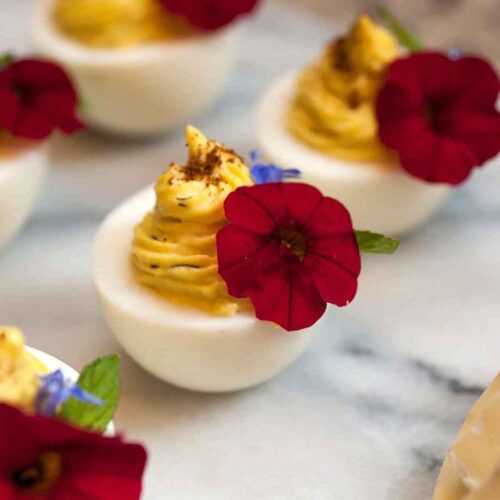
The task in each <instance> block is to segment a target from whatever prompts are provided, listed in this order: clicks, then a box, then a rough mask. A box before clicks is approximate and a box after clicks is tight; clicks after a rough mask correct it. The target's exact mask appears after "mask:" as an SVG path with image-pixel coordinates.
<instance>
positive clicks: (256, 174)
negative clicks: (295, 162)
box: [250, 151, 301, 184]
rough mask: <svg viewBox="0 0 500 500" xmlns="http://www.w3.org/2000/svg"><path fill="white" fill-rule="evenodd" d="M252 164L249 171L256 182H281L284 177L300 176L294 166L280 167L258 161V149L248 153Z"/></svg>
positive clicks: (295, 177)
mask: <svg viewBox="0 0 500 500" xmlns="http://www.w3.org/2000/svg"><path fill="white" fill-rule="evenodd" d="M250 156H251V158H252V166H251V167H250V172H251V173H252V177H253V179H254V181H255V182H256V183H257V184H269V183H271V182H283V180H285V179H297V178H299V177H300V176H301V172H300V170H298V169H296V168H280V167H277V166H276V165H273V164H272V163H259V162H258V160H259V158H260V157H261V153H260V152H259V151H252V152H251V153H250Z"/></svg>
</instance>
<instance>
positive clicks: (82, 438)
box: [0, 405, 146, 500]
mask: <svg viewBox="0 0 500 500" xmlns="http://www.w3.org/2000/svg"><path fill="white" fill-rule="evenodd" d="M0 450H1V453H0V498H2V499H4V500H28V499H33V500H70V499H71V500H114V499H116V500H118V499H119V500H133V499H138V498H139V497H140V494H141V478H142V474H143V471H144V467H145V463H146V452H145V450H144V449H143V448H142V446H140V445H136V444H125V443H123V442H122V440H121V438H106V437H103V436H100V435H99V434H94V433H90V432H85V431H82V430H78V429H76V428H74V427H70V426H69V425H67V424H66V423H64V422H61V421H59V420H56V419H51V418H46V417H41V416H28V415H26V414H24V413H22V412H21V411H19V410H17V409H15V408H12V407H10V406H6V405H0Z"/></svg>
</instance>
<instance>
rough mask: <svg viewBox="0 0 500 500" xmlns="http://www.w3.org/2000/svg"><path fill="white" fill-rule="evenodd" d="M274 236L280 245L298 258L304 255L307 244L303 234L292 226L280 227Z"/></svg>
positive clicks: (300, 258)
mask: <svg viewBox="0 0 500 500" xmlns="http://www.w3.org/2000/svg"><path fill="white" fill-rule="evenodd" d="M275 237H276V239H278V241H279V242H280V243H281V245H282V246H284V247H286V248H288V249H289V250H290V252H292V253H293V255H295V257H297V258H298V259H299V260H302V259H303V258H304V257H305V255H306V251H307V244H306V240H305V238H304V235H303V234H302V233H301V232H300V231H299V230H298V229H296V228H294V227H284V228H280V229H278V231H277V232H276V234H275Z"/></svg>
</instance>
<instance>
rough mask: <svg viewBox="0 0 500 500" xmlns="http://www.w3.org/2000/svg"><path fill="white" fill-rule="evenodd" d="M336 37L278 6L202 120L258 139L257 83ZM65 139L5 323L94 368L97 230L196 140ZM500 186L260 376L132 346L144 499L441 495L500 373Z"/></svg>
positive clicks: (464, 201)
mask: <svg viewBox="0 0 500 500" xmlns="http://www.w3.org/2000/svg"><path fill="white" fill-rule="evenodd" d="M30 3H31V2H30V1H28V0H19V1H18V0H16V1H10V0H7V1H6V2H5V1H2V7H1V11H0V19H1V21H2V24H3V25H4V22H5V21H7V22H6V23H5V26H6V27H7V28H6V29H5V30H1V31H0V47H1V48H2V49H4V48H5V49H6V48H15V49H17V50H19V51H24V50H26V49H27V48H28V46H29V45H28V40H27V38H26V37H25V32H26V31H27V29H28V21H29V14H28V12H29V8H30ZM21 14H22V15H21ZM332 33H333V30H332V26H331V23H329V22H326V21H324V20H321V19H320V18H316V17H314V16H312V15H308V14H307V13H306V12H299V11H297V12H296V13H295V12H294V11H293V10H291V9H290V7H280V6H277V5H273V4H269V5H268V6H266V8H264V9H263V11H262V12H261V15H260V16H259V17H258V18H257V19H255V20H253V21H252V22H250V23H249V24H248V25H247V26H246V27H245V30H244V33H243V41H242V42H243V43H242V44H241V59H240V62H239V64H238V67H237V68H236V71H235V73H234V75H233V77H232V79H231V81H230V83H229V85H228V87H227V89H226V92H225V94H224V95H223V96H222V98H221V99H220V100H219V101H218V103H217V104H216V105H215V107H214V108H213V109H212V111H211V113H209V114H208V115H207V116H204V117H200V118H199V119H198V120H196V124H197V125H198V126H199V127H201V128H202V129H203V130H205V131H206V132H207V134H208V135H209V136H211V137H216V138H218V139H220V140H222V141H224V142H226V143H227V144H230V145H231V146H232V147H234V148H235V149H237V150H238V151H241V152H246V151H248V150H250V149H251V147H252V146H253V133H252V121H251V110H252V106H253V104H254V102H255V100H256V99H257V97H258V95H259V93H260V92H261V91H262V90H263V89H264V88H265V86H266V85H268V84H269V83H270V82H271V81H272V80H273V79H274V78H275V77H277V76H279V75H280V74H282V72H283V71H285V70H287V69H289V68H291V67H293V66H300V65H302V64H303V63H304V62H305V61H307V60H308V59H310V58H311V57H313V56H314V54H316V53H317V51H318V50H319V49H320V47H321V46H322V44H323V43H324V42H325V41H326V40H327V39H328V38H329V37H330V36H331V35H332ZM270 48H272V50H270ZM52 146H53V159H52V168H51V171H50V176H49V178H48V179H47V182H46V185H45V187H44V190H43V193H42V195H41V197H40V200H39V203H38V205H37V208H36V211H35V213H34V214H33V216H32V218H31V220H30V222H29V224H28V226H27V228H26V230H25V231H24V232H23V233H22V235H20V237H19V238H18V239H17V240H16V241H15V242H14V243H13V244H12V245H10V246H9V247H8V248H6V249H3V250H2V251H1V252H0V323H11V324H16V325H19V326H21V327H22V328H23V329H24V330H25V332H26V334H27V336H28V339H29V342H30V344H31V345H33V346H34V347H37V348H39V349H42V350H45V351H48V352H50V353H51V354H53V355H55V356H57V357H59V358H61V359H62V360H64V361H65V362H67V363H69V364H71V365H72V366H74V367H75V368H81V367H82V366H83V365H84V364H85V363H86V362H88V361H90V360H91V359H93V358H95V357H97V356H99V355H102V354H105V353H112V352H116V351H119V347H118V346H117V344H116V343H115V342H114V340H113V338H112V337H111V335H110V333H109V331H108V329H107V327H106V325H105V324H104V322H103V319H102V316H101V314H100V311H99V306H98V303H97V300H96V297H95V294H94V290H93V287H92V280H91V276H90V247H91V243H92V238H93V235H94V233H95V231H96V229H97V227H98V225H99V223H100V221H101V220H102V219H103V217H104V216H105V215H106V213H107V212H108V211H109V210H111V209H112V208H113V207H114V206H115V205H116V204H117V203H119V202H120V201H121V200H123V199H124V198H126V197H127V196H129V195H131V194H132V193H134V192H135V191H137V190H138V189H140V188H141V187H143V186H144V185H146V184H148V183H150V182H152V181H153V180H154V179H155V177H156V176H157V175H158V174H159V173H160V172H162V170H163V169H164V168H165V167H166V166H167V164H168V163H169V162H170V161H171V160H182V158H183V157H184V155H185V152H184V139H183V132H182V131H180V130H179V131H177V132H175V133H172V134H170V135H169V136H167V137H164V138H163V139H162V140H158V141H154V142H131V141H128V142H124V141H118V140H113V139H109V138H104V137H100V136H97V135H93V134H85V135H82V136H79V137H74V138H58V139H57V140H55V141H54V142H53V145H52ZM498 186H500V168H498V165H497V166H496V167H493V166H490V167H489V168H485V169H484V170H483V171H481V172H478V173H477V174H476V175H475V176H474V178H473V179H472V181H471V182H470V183H468V184H467V185H466V186H465V187H463V188H461V189H458V190H457V192H456V193H455V195H454V196H453V198H452V199H451V201H450V202H449V203H448V204H447V206H446V207H445V209H444V210H443V211H442V212H441V213H440V214H439V215H438V216H437V217H436V218H435V219H434V220H433V221H432V222H431V223H430V224H428V225H427V226H426V227H425V228H422V229H421V230H420V231H419V232H417V233H416V234H414V235H412V236H410V237H407V238H405V239H404V241H403V242H402V244H401V247H400V250H399V251H398V253H397V254H396V255H394V256H393V257H390V258H389V257H375V256H374V257H370V258H366V259H364V271H363V277H362V280H361V283H360V292H359V295H358V297H357V298H356V300H355V302H354V303H353V304H352V306H351V307H350V308H348V309H345V310H332V311H331V313H330V318H329V322H328V323H327V326H326V328H325V331H323V332H322V335H320V336H319V337H318V338H317V339H316V340H315V342H314V343H313V345H312V346H311V347H310V349H309V350H308V351H307V352H306V354H305V355H304V356H303V357H302V358H301V359H300V360H299V361H298V362H297V363H295V364H294V365H293V366H292V367H290V368H289V369H288V370H286V371H285V372H284V373H282V374H281V375H280V376H279V377H277V378H276V379H275V380H273V381H271V382H269V383H267V384H265V385H263V386H260V387H257V388H255V389H252V390H247V391H244V392H241V393H237V394H229V395H202V394H195V393H190V392H186V391H183V390H180V389H176V388H174V387H170V386H168V385H166V384H164V383H162V382H160V381H158V380H156V379H154V378H153V377H151V376H150V375H148V374H147V373H145V372H144V371H143V370H141V369H140V368H139V367H138V366H137V365H135V364H134V363H133V362H132V361H131V360H130V359H129V358H128V357H127V356H126V355H123V395H122V400H121V406H120V409H119V412H118V415H117V418H116V423H117V427H118V428H119V429H121V430H122V431H123V432H125V433H126V435H127V436H129V437H130V438H134V439H137V440H141V441H144V442H145V443H146V445H147V447H148V449H149V451H150V463H149V467H148V472H147V476H146V488H145V495H144V498H146V499H147V500H162V499H166V498H172V499H176V500H192V499H196V500H198V499H217V500H236V499H237V500H247V499H248V500H253V499H255V498H258V499H259V500H299V499H300V500H310V499H335V500H370V499H374V498H377V499H384V500H385V499H387V500H424V499H429V498H430V496H431V492H432V488H433V485H434V482H435V479H436V476H437V473H438V468H439V463H440V461H441V460H442V458H443V456H444V453H445V450H446V448H447V447H448V445H449V444H450V443H451V441H452V439H453V437H454V435H455V433H456V431H457V429H458V427H459V426H460V423H461V421H462V419H463V418H464V416H465V415H466V412H467V410H468V408H469V407H470V406H471V405H472V403H473V402H474V400H475V399H476V398H477V397H478V395H479V394H480V392H481V390H482V388H483V387H484V386H485V385H486V384H487V383H489V381H490V380H491V379H493V377H494V375H495V374H496V372H497V371H498V369H499V368H500V362H499V352H500V340H499V339H500V337H499V332H500V308H499V307H498V300H499V297H500V258H499V255H500V231H499V227H500V226H499V224H500V196H499V187H498ZM394 209H395V210H397V207H394Z"/></svg>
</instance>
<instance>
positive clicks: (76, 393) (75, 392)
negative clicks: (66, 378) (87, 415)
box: [70, 384, 105, 406]
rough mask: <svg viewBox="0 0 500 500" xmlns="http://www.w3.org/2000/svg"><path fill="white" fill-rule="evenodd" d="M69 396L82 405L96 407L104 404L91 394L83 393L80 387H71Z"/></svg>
mask: <svg viewBox="0 0 500 500" xmlns="http://www.w3.org/2000/svg"><path fill="white" fill-rule="evenodd" d="M70 390H71V396H72V397H74V398H75V399H78V401H81V402H82V403H88V404H91V405H96V406H103V405H104V404H105V402H104V401H103V400H102V399H100V398H98V397H97V396H94V395H93V394H90V393H89V392H87V391H84V390H83V389H82V388H81V387H80V386H78V385H76V384H75V385H74V386H73V387H71V389H70Z"/></svg>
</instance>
